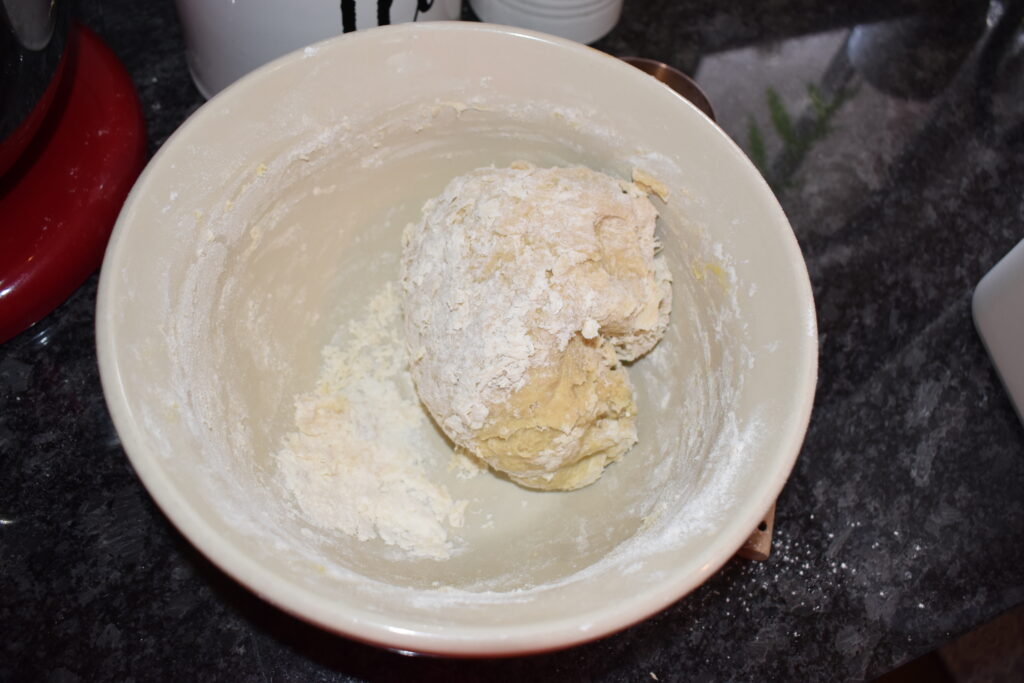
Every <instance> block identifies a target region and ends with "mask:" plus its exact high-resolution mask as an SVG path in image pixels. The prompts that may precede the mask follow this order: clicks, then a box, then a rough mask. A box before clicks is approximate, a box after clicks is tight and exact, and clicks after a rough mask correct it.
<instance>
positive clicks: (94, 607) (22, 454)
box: [0, 0, 1024, 682]
mask: <svg viewBox="0 0 1024 683" xmlns="http://www.w3.org/2000/svg"><path fill="white" fill-rule="evenodd" d="M819 4H824V3H813V2H808V1H806V0H799V1H796V0H794V1H787V0H773V1H772V2H754V1H752V2H744V3H730V4H728V5H724V4H723V3H717V2H711V1H710V0H700V1H693V0H688V1H686V2H670V1H669V0H661V1H653V0H652V1H651V2H641V1H640V0H627V1H626V7H625V12H624V15H623V19H622V22H621V23H620V25H619V26H618V27H617V28H616V29H615V31H613V33H612V34H611V35H609V36H608V37H607V38H605V39H603V40H602V41H601V42H600V43H599V44H598V47H600V48H602V49H605V50H607V51H609V52H612V53H613V54H634V55H641V56H649V57H654V58H657V59H662V60H665V61H669V62H671V63H674V64H676V65H677V66H680V67H683V68H685V69H687V70H689V71H690V72H691V73H694V74H695V75H696V78H697V80H698V82H700V83H701V84H702V85H703V86H704V87H705V89H706V90H707V92H708V94H709V95H710V97H711V99H712V101H713V102H714V103H715V104H716V108H717V109H718V113H719V119H720V121H721V124H722V126H723V128H725V130H726V131H727V132H728V133H729V134H730V135H732V136H733V137H734V138H735V139H736V140H737V142H739V143H740V145H741V146H742V147H744V149H745V150H746V151H747V152H748V153H749V154H750V155H751V157H752V158H754V159H755V161H757V162H758V163H759V165H761V167H762V168H763V169H764V172H765V174H766V176H767V177H768V178H769V180H770V181H771V182H772V183H773V185H774V186H775V187H776V190H777V193H778V195H779V198H780V201H781V202H782V204H783V206H784V208H785V209H786V211H787V213H788V215H789V216H790V219H791V221H792V223H793V227H794V230H795V231H796V234H797V237H798V238H799V240H800V243H801V246H802V248H803V250H804V254H805V256H806V258H807V262H808V267H809V271H810V275H811V279H812V282H813V285H814V293H815V296H816V299H817V304H818V313H819V325H820V333H821V374H820V381H819V385H818V395H817V401H816V406H815V411H814V415H813V418H812V420H811V425H810V430H809V433H808V435H807V440H806V444H805V446H804V448H803V452H802V454H801V457H800V460H799V462H798V464H797V467H796V470H795V471H794V473H793V476H792V478H791V479H790V481H789V484H788V485H787V487H786V489H785V490H784V492H783V494H782V496H781V498H780V500H779V503H778V512H777V519H776V527H775V529H776V537H775V547H774V553H773V555H772V557H771V558H770V559H769V560H768V561H767V562H764V563H750V562H746V561H740V560H734V561H732V562H731V563H729V564H728V565H726V567H725V568H724V569H723V570H722V571H721V572H719V573H718V574H717V575H716V576H715V577H713V578H712V579H711V580H710V581H709V582H708V583H707V584H706V585H704V586H703V587H702V588H700V589H699V590H697V591H696V592H695V593H693V594H692V595H690V596H688V597H686V598H684V599H683V600H681V601H679V602H678V603H676V604H675V605H673V606H671V607H670V608H668V609H666V610H665V611H663V612H661V613H660V614H657V615H655V616H653V617H652V618H650V619H648V620H646V621H644V622H643V623H641V624H639V625H637V626H634V627H633V628H631V629H628V630H627V631H625V632H623V633H620V634H617V635H614V636H611V637H609V638H606V639H604V640H601V641H598V642H595V643H591V644H588V645H584V646H581V647H577V648H574V649H571V650H568V651H565V652H560V653H553V654H547V655H542V656H537V657H529V658H520V659H512V660H503V661H444V660H432V659H422V658H408V657H403V656H400V655H397V654H392V653H389V652H385V651H382V650H378V649H375V648H373V647H369V646H365V645H360V644H357V643H354V642H351V641H349V640H346V639H343V638H339V637H335V636H332V635H329V634H327V633H324V632H321V631H319V630H317V629H315V628H313V627H310V626H307V625H305V624H303V623H302V622H299V621H297V620H295V619H293V618H291V617H289V616H287V615H285V614H283V613H282V612H280V611H278V610H277V609H275V608H273V607H271V606H269V605H268V604H266V603H264V602H262V601H261V600H260V599H259V598H257V597H255V596H254V595H252V594H251V593H249V592H248V591H247V590H246V589H244V588H242V587H241V586H239V585H238V584H236V583H235V582H234V581H232V580H231V579H229V578H228V577H227V576H226V575H224V574H223V573H221V572H220V571H219V570H218V569H216V568H215V567H213V566H212V565H211V564H210V563H209V562H208V561H207V560H206V559H204V558H203V557H202V556H201V555H200V554H199V553H198V552H197V551H196V550H194V549H193V548H192V546H191V545H190V544H189V543H188V542H187V541H186V540H185V539H184V538H183V537H182V536H181V535H180V534H178V532H177V531H175V529H174V528H173V527H172V526H171V525H170V524H169V522H168V521H167V520H166V518H165V517H164V516H163V515H162V514H161V513H160V511H159V510H158V509H157V508H156V507H155V506H154V504H153V502H152V501H151V499H150V498H149V496H148V494H147V493H146V491H145V490H144V489H143V488H142V486H141V485H140V483H139V482H138V480H137V479H136V477H135V475H134V474H133V472H132V470H131V467H130V465H129V464H128V461H127V459H126V458H125V456H124V453H123V451H122V449H121V447H120V444H119V441H118V438H117V435H116V433H115V432H114V430H113V427H112V425H111V422H110V418H109V416H108V413H107V410H106V407H105V404H104V401H103V396H102V393H101V390H100V384H99V379H98V373H97V368H96V355H95V351H94V346H93V344H94V335H93V320H94V313H93V309H94V304H95V296H96V281H97V280H96V277H93V278H92V279H90V280H89V281H88V282H87V283H86V284H85V285H84V286H83V287H82V288H81V289H80V290H78V291H77V292H76V293H75V294H74V295H73V296H72V297H71V298H70V300H69V301H67V302H66V303H65V304H64V305H63V306H61V307H60V308H59V309H58V310H57V311H55V312H54V313H53V314H51V315H50V316H49V317H47V318H46V319H45V320H43V321H42V322H40V323H39V324H37V325H36V326H35V327H34V328H32V329H30V330H29V331H27V332H25V333H24V334H22V335H21V336H19V337H17V338H15V339H13V340H11V341H9V342H7V343H6V344H3V345H0V577H2V583H0V632H2V634H3V635H2V637H0V680H12V681H13V680H18V681H22V680H24V681H29V680H32V681H35V680H50V681H62V682H63V681H79V680H119V681H129V680H263V681H270V680H275V681H276V680H280V681H316V680H324V681H333V680H343V681H344V680H361V679H370V680H396V681H406V680H436V681H451V680H495V679H501V680H504V679H508V680H558V681H564V680H577V679H588V680H608V681H642V680H652V679H653V676H652V674H653V675H656V676H657V679H658V680H660V681H670V680H687V681H704V680H707V681H712V680H862V679H866V678H871V677H873V676H876V675H879V674H881V673H883V672H885V671H887V670H889V669H891V668H893V667H895V666H897V665H899V664H900V663H902V662H904V661H907V660H908V659H911V658H913V657H915V656H917V655H920V654H922V653H924V652H926V651H928V650H930V649H932V648H934V647H935V646H937V645H939V644H941V643H943V642H945V641H947V640H949V639H950V638H952V637H954V636H956V635H958V634H960V633H963V632H965V631H967V630H969V629H971V628H973V627H975V626H977V625H978V624H981V623H983V622H985V621H987V620H989V619H991V618H993V617H995V616H996V615H997V614H999V613H1000V612H1001V611H1003V610H1005V609H1007V608H1009V607H1011V606H1014V605H1017V604H1020V603H1021V602H1024V543H1022V542H1021V540H1022V538H1024V428H1022V426H1021V423H1020V422H1019V421H1018V419H1017V417H1016V415H1015V414H1014V412H1013V409H1012V406H1011V405H1010V402H1009V400H1008V399H1007V397H1006V395H1005V394H1004V393H1003V391H1002V389H1001V387H1000V385H999V383H998V380H997V377H996V375H995V373H994V371H993V369H992V367H991V365H990V363H989V360H988V357H987V356H986V354H985V351H984V349H983V348H982V346H981V344H980V342H979V340H978V337H977V335H976V334H975V331H974V328H973V325H972V321H971V314H970V296H971V292H972V291H973V288H974V285H975V284H976V283H977V281H978V279H979V278H980V277H981V276H982V275H983V274H984V273H985V272H986V271H987V270H988V269H989V268H991V267H992V265H994V264H995V263H996V261H997V260H998V259H999V258H1000V257H1001V256H1002V255H1003V254H1005V253H1006V252H1007V251H1009V249H1010V248H1011V247H1013V246H1014V245H1015V244H1016V243H1017V242H1018V241H1019V240H1021V239H1022V238H1024V193H1022V192H1021V188H1022V187H1024V48H1022V38H1021V29H1020V26H1021V20H1020V18H1019V16H1010V15H1013V14H1014V13H1019V11H1020V4H1021V3H1020V2H1016V3H1010V4H1008V5H1005V6H1004V5H1003V4H1000V3H995V4H993V5H992V6H991V7H988V6H986V5H985V4H984V3H982V4H981V5H979V6H977V7H976V12H973V13H972V12H970V11H965V14H963V15H961V16H958V17H956V18H954V19H951V20H948V21H946V23H945V24H942V22H941V21H940V22H939V24H938V25H936V24H935V23H934V22H933V23H929V22H922V21H921V20H919V19H918V20H914V19H912V18H911V19H907V17H913V16H915V15H914V13H915V12H918V11H919V10H920V8H921V7H925V8H928V7H930V6H933V7H938V6H943V5H944V3H923V2H902V1H899V0H897V1H889V2H861V3H830V4H829V7H828V8H824V9H823V8H821V7H819V6H818V5H819ZM846 4H850V5H855V6H856V7H855V8H853V9H850V8H846V7H844V6H845V5H846ZM77 12H78V16H79V17H80V19H81V20H82V21H84V22H85V23H86V24H88V25H89V26H90V27H92V28H93V29H95V30H96V31H97V32H98V33H99V34H100V35H101V36H103V37H104V38H105V39H106V40H107V41H108V42H109V44H110V45H111V46H112V47H113V48H114V50H115V51H116V52H117V53H118V55H119V56H120V57H121V58H122V60H123V61H124V63H125V64H126V66H127V67H128V69H129V71H130V72H131V74H132V77H133V78H134V80H135V83H136V85H137V87H138V90H139V93H140V96H141V98H142V101H143V104H144V108H145V113H146V117H147V120H148V124H149V136H150V141H151V144H150V151H151V152H152V151H155V150H156V149H157V148H158V147H159V146H160V144H161V143H162V142H163V141H164V140H165V139H166V138H167V136H168V135H169V134H170V133H171V132H172V131H173V130H174V128H175V127H176V126H177V125H179V124H180V123H181V121H183V120H184V119H185V118H186V117H187V116H188V115H189V114H190V113H191V112H192V111H194V110H195V109H196V108H197V107H198V106H199V105H200V104H201V98H200V96H199V94H198V93H197V92H196V90H195V88H194V87H193V86H192V83H191V81H190V80H189V76H188V72H187V70H186V67H185V61H184V57H183V44H182V39H181V33H180V29H179V27H178V24H177V20H176V16H175V13H174V7H173V4H172V3H170V2H168V1H167V0H163V1H160V2H157V1H153V2H145V3H142V2H131V1H130V0H80V2H78V4H77ZM933 14H934V12H933ZM901 17H903V19H902V20H901V21H902V23H900V24H891V23H890V24H884V25H883V24H872V25H870V26H868V27H866V28H865V27H862V28H860V29H857V32H855V34H854V38H855V39H851V30H852V29H853V27H854V25H856V24H869V23H870V22H877V21H881V20H888V21H893V20H898V19H899V18H901ZM950 25H953V26H954V27H955V30H954V29H951V28H950ZM858 36H859V37H858ZM936 44H938V45H942V46H944V48H943V49H942V50H938V51H936V50H934V49H933V48H934V46H935V45H936ZM887 51H888V52H887ZM950 55H954V58H951V57H950ZM879 58H883V59H881V60H880V59H879ZM879 63H881V64H883V65H884V68H879V67H878V64H879ZM924 91H927V92H926V93H925V94H922V92H924ZM4 227H6V226H4ZM1022 314H1024V313H1022Z"/></svg>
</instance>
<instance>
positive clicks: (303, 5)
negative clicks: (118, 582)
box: [176, 0, 462, 97]
mask: <svg viewBox="0 0 1024 683" xmlns="http://www.w3.org/2000/svg"><path fill="white" fill-rule="evenodd" d="M176 4H177V6H178V16H179V17H180V18H181V24H182V28H183V29H184V33H185V47H186V58H187V61H188V68H189V70H190V71H191V72H192V80H193V81H195V84H196V87H197V88H199V92H201V93H202V94H203V96H204V97H212V96H213V95H215V94H217V93H218V92H219V91H221V90H223V89H224V88H226V87H227V86H228V85H230V84H231V83H233V82H234V81H235V80H236V79H238V78H241V77H242V76H244V75H245V74H247V73H248V72H250V71H252V70H253V69H255V68H256V67H258V66H261V65H263V64H266V63H267V62H269V61H271V60H273V59H276V58H277V57H280V56H281V55H284V54H287V53H289V52H291V51H292V50H297V49H299V48H300V47H304V46H306V45H309V44H310V43H315V42H317V41H320V40H324V39H326V38H330V37H331V36H334V35H337V34H339V33H342V32H347V31H354V30H358V29H365V28H372V27H374V26H378V25H380V24H381V23H390V24H398V23H403V22H407V21H432V20H437V19H458V18H459V15H460V13H461V10H462V3H461V0H340V2H339V0H301V1H299V2H293V1H292V0H176Z"/></svg>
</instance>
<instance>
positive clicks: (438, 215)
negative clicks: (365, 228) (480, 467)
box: [402, 162, 671, 490]
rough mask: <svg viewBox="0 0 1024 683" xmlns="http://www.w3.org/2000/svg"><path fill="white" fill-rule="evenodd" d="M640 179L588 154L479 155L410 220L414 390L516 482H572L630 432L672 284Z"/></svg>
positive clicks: (409, 331) (596, 471) (602, 461)
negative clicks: (517, 158) (533, 158)
mask: <svg viewBox="0 0 1024 683" xmlns="http://www.w3.org/2000/svg"><path fill="white" fill-rule="evenodd" d="M645 187H646V186H642V185H640V184H638V183H630V182H625V181H620V180H617V179H615V178H612V177H610V176H607V175H604V174H602V173H598V172H595V171H592V170H589V169H587V168H582V167H574V168H550V169H544V168H535V167H533V166H531V165H529V164H526V163H521V162H520V163H516V164H513V165H512V166H511V167H510V168H503V169H495V168H482V169H477V170H475V171H472V172H470V173H467V174H466V175H463V176H460V177H458V178H456V179H454V180H452V181H451V183H449V184H448V186H447V187H446V188H445V190H444V192H443V193H442V194H441V195H440V196H439V197H436V198H435V199H431V200H430V201H428V202H427V203H426V205H425V206H424V207H423V218H422V220H420V222H419V223H416V224H412V225H410V226H409V227H408V228H407V229H406V232H405V235H404V249H403V255H402V286H403V294H404V300H403V305H404V313H405V330H406V340H407V343H408V346H409V353H410V359H411V370H412V375H413V379H414V381H415V383H416V389H417V391H418V392H419V396H420V398H421V400H422V401H423V403H424V404H425V405H426V407H427V409H428V410H429V411H430V413H431V414H432V415H433V417H434V419H435V420H436V421H437V423H438V424H439V425H440V426H441V427H442V429H443V430H444V431H445V433H447V434H448V436H449V437H450V438H451V439H452V440H453V441H455V443H457V444H458V445H460V446H462V447H464V448H466V449H467V450H469V451H470V452H472V453H473V454H475V455H476V456H478V457H479V458H481V459H482V460H484V461H485V462H487V463H488V464H489V465H490V466H491V467H493V468H494V469H496V470H499V471H501V472H505V473H507V474H508V476H509V477H510V478H511V479H512V480H513V481H515V482H518V483H520V484H522V485H524V486H528V487H531V488H538V489H558V490H570V489H575V488H579V487H582V486H586V485H587V484H590V483H592V482H593V481H595V480H596V479H597V478H598V477H599V476H601V472H602V471H603V470H604V467H605V466H606V465H607V464H609V463H611V462H614V461H615V460H618V459H619V458H620V457H622V455H623V454H624V453H625V452H626V451H627V450H629V448H630V447H631V446H632V445H633V444H634V443H636V441H637V433H636V422H635V420H636V404H635V403H634V401H633V390H632V387H631V385H630V382H629V377H628V375H627V372H626V369H625V368H624V367H623V366H622V365H621V361H631V360H634V359H636V358H638V357H640V356H642V355H643V354H645V353H647V352H648V351H650V350H651V349H652V348H653V347H654V345H655V344H657V343H658V340H659V339H661V337H662V335H663V334H664V331H665V327H666V325H667V324H668V315H669V310H670V308H671V286H670V285H671V283H670V276H669V272H668V269H667V267H666V265H665V262H664V260H663V258H662V257H661V256H659V255H657V251H658V244H657V242H656V240H655V236H654V227H655V220H656V218H657V210H656V209H655V208H654V206H653V205H652V204H651V202H650V200H649V199H648V198H647V192H646V191H645Z"/></svg>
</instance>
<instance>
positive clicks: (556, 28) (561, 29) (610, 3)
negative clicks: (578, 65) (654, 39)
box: [469, 0, 622, 43]
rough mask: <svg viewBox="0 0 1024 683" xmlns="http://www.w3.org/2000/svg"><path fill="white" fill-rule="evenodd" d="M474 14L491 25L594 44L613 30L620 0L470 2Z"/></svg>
mask: <svg viewBox="0 0 1024 683" xmlns="http://www.w3.org/2000/svg"><path fill="white" fill-rule="evenodd" d="M469 4H470V5H471V6H472V7H473V11H474V12H476V13H477V16H479V17H480V18H481V19H483V20H484V21H488V22H491V23H493V24H507V25H509V26H520V27H522V28H528V29H532V30H534V31H544V32H545V33H551V34H554V35H556V36H561V37H562V38H568V39H569V40H575V41H577V42H580V43H593V42H594V41H595V40H598V39H600V38H603V37H604V36H605V35H606V34H607V33H608V32H609V31H611V30H612V29H613V28H615V24H617V23H618V22H619V16H620V15H621V14H622V0H470V3H469Z"/></svg>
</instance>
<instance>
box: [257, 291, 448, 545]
mask: <svg viewBox="0 0 1024 683" xmlns="http://www.w3.org/2000/svg"><path fill="white" fill-rule="evenodd" d="M400 319H401V310H400V307H399V299H398V296H397V295H396V293H395V291H394V288H393V287H392V286H391V285H390V284H389V285H387V286H385V288H384V289H383V290H382V291H381V292H380V293H379V294H377V295H376V296H374V297H373V298H372V299H371V300H370V301H369V303H368V304H367V306H366V309H365V311H364V313H363V316H362V317H361V318H359V319H357V320H353V321H351V322H350V323H349V324H348V326H347V329H346V330H344V331H343V333H342V334H340V335H339V336H341V337H342V338H343V343H342V345H339V346H328V347H326V348H325V349H324V352H323V355H324V366H323V370H322V372H321V374H320V378H319V380H318V382H317V387H316V389H315V390H314V391H312V392H310V393H308V394H304V395H302V396H300V397H299V398H298V399H297V400H296V404H295V424H296V427H297V431H295V432H292V433H291V434H289V435H288V436H287V437H285V447H284V448H283V449H282V450H281V451H280V452H279V453H278V455H277V459H278V464H279V466H280V468H281V471H282V472H283V473H284V477H285V481H286V483H287V485H288V488H289V489H290V490H291V491H292V493H293V494H294V496H295V500H296V501H297V502H298V504H299V507H300V508H301V510H302V512H303V513H304V514H305V516H306V519H307V520H308V521H309V522H310V523H312V524H314V525H316V526H318V527H321V528H324V529H329V530H335V529H336V530H338V531H342V532H344V533H346V534H349V535H352V536H355V537H356V538H358V539H360V540H370V539H373V538H380V539H381V540H383V541H384V542H385V543H387V544H389V545H397V546H398V547H399V548H402V549H403V550H406V551H408V553H409V554H410V555H412V556H414V557H429V558H433V559H438V560H441V559H447V558H448V557H449V556H450V555H451V552H452V543H451V541H450V540H449V539H448V530H447V528H446V527H448V526H450V527H460V526H462V523H463V514H464V511H465V508H466V501H453V500H452V497H451V495H449V493H448V491H447V490H446V489H445V487H444V486H439V485H437V484H435V483H433V482H431V480H430V477H429V475H428V472H427V467H426V462H425V458H424V457H423V453H422V452H421V451H420V450H419V449H418V448H417V447H416V444H417V439H416V434H417V431H418V430H419V429H420V428H422V427H423V425H424V424H425V423H426V421H427V419H428V418H427V417H426V415H425V414H424V412H423V409H422V408H421V407H420V405H419V403H418V402H417V401H416V400H415V398H414V395H413V393H412V388H411V385H410V379H409V376H408V372H407V371H406V365H407V358H406V354H405V352H404V347H405V344H404V342H403V341H402V339H401V338H400V336H399V324H400Z"/></svg>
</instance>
